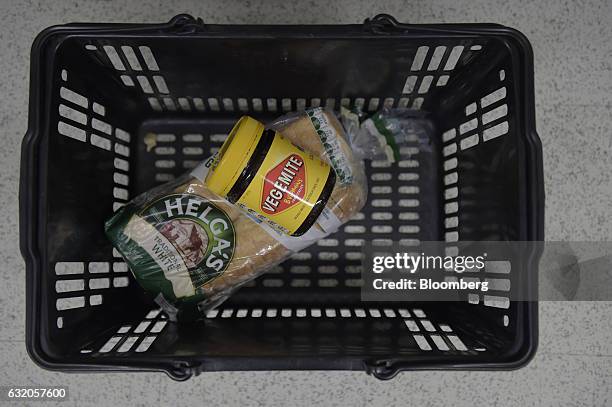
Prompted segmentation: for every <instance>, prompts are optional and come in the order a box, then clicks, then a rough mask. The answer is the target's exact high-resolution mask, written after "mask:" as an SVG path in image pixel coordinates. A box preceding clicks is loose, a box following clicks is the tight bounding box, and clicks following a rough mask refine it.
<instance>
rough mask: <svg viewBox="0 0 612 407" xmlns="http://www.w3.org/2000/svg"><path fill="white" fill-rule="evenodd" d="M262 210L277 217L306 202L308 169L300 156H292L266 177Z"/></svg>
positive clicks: (262, 196)
mask: <svg viewBox="0 0 612 407" xmlns="http://www.w3.org/2000/svg"><path fill="white" fill-rule="evenodd" d="M265 178H266V181H265V182H264V186H263V191H262V195H261V206H260V207H261V210H262V211H263V213H265V214H266V215H276V214H279V213H281V212H283V211H284V210H286V209H289V208H291V207H292V206H294V205H296V204H299V203H300V202H301V201H303V200H304V194H305V192H306V169H305V166H304V159H303V158H302V157H301V156H300V155H299V154H291V155H290V156H288V157H287V158H285V159H284V160H283V161H281V162H280V163H279V164H278V165H277V166H276V167H274V168H272V169H271V170H270V171H269V172H268V173H267V174H266V176H265Z"/></svg>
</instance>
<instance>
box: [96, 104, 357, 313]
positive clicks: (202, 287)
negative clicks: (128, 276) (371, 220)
mask: <svg viewBox="0 0 612 407" xmlns="http://www.w3.org/2000/svg"><path fill="white" fill-rule="evenodd" d="M316 113H317V115H318V117H319V118H321V117H323V118H324V119H323V120H324V121H325V122H326V124H327V125H328V126H327V127H326V131H327V132H328V133H329V132H330V128H331V129H332V132H333V133H334V135H333V136H334V138H335V140H336V144H335V146H336V150H338V151H335V153H333V154H336V155H341V156H342V157H340V159H339V160H336V159H334V157H330V151H329V149H326V148H325V147H324V143H323V142H322V139H321V137H320V134H318V133H317V130H316V129H315V126H314V125H313V121H312V120H311V117H310V116H309V115H308V114H307V113H301V114H292V115H289V116H287V117H284V118H281V119H280V120H277V121H276V122H274V123H272V125H271V128H273V129H274V130H276V131H278V132H280V133H281V134H283V135H284V136H285V137H286V138H288V139H290V140H291V142H293V143H294V144H295V145H297V146H298V147H300V148H302V149H304V150H307V151H310V152H312V153H314V154H315V155H318V156H319V157H321V158H322V159H323V160H326V161H327V162H328V163H330V164H331V165H332V167H333V168H334V169H335V170H336V167H335V165H337V164H338V162H339V163H340V164H341V165H342V166H343V168H342V169H339V170H338V171H343V174H344V178H337V180H336V184H335V186H334V189H333V191H332V194H331V197H330V199H329V200H328V202H327V205H326V209H328V216H327V218H328V219H329V218H334V219H333V220H332V221H331V223H330V222H329V221H327V223H326V224H324V223H323V221H321V218H319V220H318V222H317V223H315V225H314V226H313V227H311V230H309V231H308V232H307V233H306V234H305V235H304V236H301V237H299V238H298V237H289V236H281V235H280V234H279V233H278V232H276V231H274V230H272V229H271V228H270V227H268V226H267V225H265V224H262V223H258V222H257V221H256V220H254V219H253V218H252V217H251V216H249V215H248V214H245V213H244V212H243V211H242V210H240V209H238V208H237V207H236V206H234V205H233V204H231V203H229V202H227V201H226V200H225V199H223V198H221V197H219V196H217V195H215V194H214V193H212V192H211V191H210V190H209V189H208V188H207V186H206V185H205V183H204V181H203V177H202V175H201V174H195V172H194V173H192V174H186V175H184V176H183V177H181V178H180V179H178V180H175V181H173V182H171V183H169V184H166V185H164V186H162V187H158V188H156V189H155V190H153V191H151V193H145V194H143V195H141V196H139V197H137V198H136V199H134V200H133V201H132V202H130V203H129V204H128V205H126V206H125V207H124V208H122V209H121V210H120V211H119V212H117V213H116V214H115V215H114V216H113V217H112V218H111V219H110V220H109V221H108V222H107V223H106V232H107V235H108V236H109V238H110V239H111V241H112V242H113V244H114V245H115V246H116V247H117V249H118V250H119V251H120V252H121V254H122V255H123V257H124V258H125V260H126V262H127V263H128V265H129V266H130V269H131V270H132V272H133V274H134V276H135V277H136V279H137V280H138V281H139V282H140V283H141V285H142V286H143V287H144V288H145V289H146V290H147V291H150V292H152V293H153V294H154V295H156V294H159V293H161V294H162V295H163V298H164V300H165V301H167V302H169V303H171V304H173V306H175V307H177V308H178V309H180V308H181V307H187V306H191V307H197V308H198V310H199V311H203V310H206V309H209V308H211V307H213V306H216V305H218V304H219V303H221V302H222V301H223V300H224V299H226V298H227V297H228V296H229V295H230V294H231V293H232V292H233V291H234V290H235V289H236V288H238V287H240V286H241V285H243V284H244V283H246V282H248V281H250V280H252V279H254V278H256V277H257V276H258V275H260V274H262V273H264V272H265V271H266V270H268V269H269V268H271V267H272V266H274V265H277V264H279V263H280V262H282V261H283V260H285V259H286V258H287V257H289V256H290V255H291V254H292V253H293V252H294V251H295V250H299V249H300V248H302V247H305V246H306V245H309V244H311V243H312V242H314V241H315V240H317V239H318V238H321V237H323V236H325V235H326V234H328V233H330V232H333V231H334V230H330V224H331V225H332V226H334V225H335V227H337V226H339V225H340V224H342V223H345V222H347V221H348V220H350V219H351V217H352V216H353V215H355V213H357V212H358V211H359V210H361V208H362V207H363V205H364V204H365V201H366V190H367V189H366V183H365V175H364V172H363V165H362V163H361V162H359V161H357V160H356V159H355V158H354V157H353V155H352V154H351V149H350V146H349V145H348V143H347V141H346V137H345V135H344V132H343V130H342V127H341V125H340V123H339V122H338V120H337V119H336V118H335V116H334V115H333V113H329V112H326V111H323V110H318V111H317V112H316ZM338 171H337V172H338ZM143 220H144V222H143ZM334 222H335V223H334ZM151 224H152V226H153V227H152V228H151V227H150V226H149V225H151ZM190 283H191V284H190Z"/></svg>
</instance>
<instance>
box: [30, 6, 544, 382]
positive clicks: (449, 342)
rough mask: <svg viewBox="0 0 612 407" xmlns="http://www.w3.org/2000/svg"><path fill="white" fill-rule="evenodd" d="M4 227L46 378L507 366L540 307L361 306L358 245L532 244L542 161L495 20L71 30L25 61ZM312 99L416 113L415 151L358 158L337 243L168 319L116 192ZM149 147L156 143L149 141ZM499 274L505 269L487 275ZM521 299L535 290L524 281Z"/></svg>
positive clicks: (480, 301)
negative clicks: (188, 318)
mask: <svg viewBox="0 0 612 407" xmlns="http://www.w3.org/2000/svg"><path fill="white" fill-rule="evenodd" d="M30 86H31V89H30V111H29V129H28V132H27V135H26V136H25V139H24V141H23V150H22V164H21V184H20V201H21V202H20V225H21V231H20V232H21V248H22V252H23V256H24V258H25V261H26V269H27V329H26V336H27V347H28V350H29V352H30V355H31V356H32V358H33V359H34V360H35V361H36V362H38V363H39V364H40V365H42V366H44V367H46V368H50V369H57V370H62V371H101V370H134V371H165V372H167V373H168V374H169V375H170V376H171V377H173V378H174V379H177V380H182V379H186V378H188V377H190V376H192V375H194V374H198V373H200V372H202V371H218V370H272V369H327V370H332V369H333V370H365V371H367V372H368V373H371V374H373V375H375V376H376V377H379V378H390V377H393V376H394V375H395V374H396V373H397V372H398V371H400V370H406V369H457V368H461V369H479V368H487V369H489V368H496V369H504V368H515V367H519V366H521V365H523V364H525V363H526V362H527V361H528V360H529V359H530V357H531V356H532V355H533V353H534V352H535V349H536V343H537V308H536V304H535V303H534V302H529V301H510V300H509V298H510V294H511V292H512V290H514V289H515V288H516V287H517V286H518V283H519V282H518V281H517V277H516V275H517V273H516V270H513V269H511V268H509V269H506V270H505V274H492V273H489V272H488V271H487V269H486V268H485V270H484V271H483V272H482V273H481V275H480V276H478V277H479V278H480V279H483V281H484V279H486V278H492V277H495V278H497V279H504V281H507V282H508V284H502V286H503V287H505V288H500V289H499V290H498V291H489V292H488V293H487V295H483V294H482V293H480V294H479V293H474V294H472V295H470V296H469V298H468V300H467V301H465V302H440V303H436V302H428V303H409V302H405V303H389V302H387V303H366V302H361V301H360V285H361V284H362V280H361V278H360V271H361V269H360V246H361V245H362V244H363V242H364V241H373V242H376V243H379V244H383V245H384V244H387V243H389V242H400V243H401V242H414V241H417V242H418V241H434V240H439V241H444V240H447V241H453V240H458V239H461V240H473V241H476V240H489V241H517V240H518V241H533V240H542V239H543V206H544V204H543V201H544V194H543V176H542V157H541V155H542V153H541V145H540V141H539V139H538V136H537V134H536V132H535V118H534V90H533V61H532V51H531V47H530V44H529V42H528V41H527V39H526V38H525V37H524V36H523V35H522V34H520V33H519V32H517V31H515V30H512V29H509V28H506V27H502V26H499V25H493V24H443V25H406V24H400V23H398V22H397V21H396V20H395V19H393V18H392V17H390V16H387V15H379V16H377V17H375V18H373V19H368V20H366V21H365V23H364V24H361V25H308V26H305V25H294V26H287V25H278V26H270V25H265V26H264V25H261V26H257V25H208V24H204V23H203V22H202V21H201V20H200V19H194V18H192V17H190V16H188V15H179V16H177V17H175V18H174V19H172V20H171V21H170V22H169V23H167V24H157V25H140V24H69V25H65V26H58V27H52V28H49V29H47V30H45V31H43V32H42V33H41V34H40V35H39V36H38V37H37V39H36V40H35V42H34V45H33V47H32V59H31V83H30ZM309 106H327V107H331V108H334V109H339V107H340V106H349V107H354V106H359V107H361V108H362V109H364V110H365V111H375V110H378V109H380V108H382V107H383V106H390V107H412V108H416V109H424V110H427V111H428V112H430V113H431V117H432V120H433V122H434V124H435V128H436V130H435V131H436V133H435V135H436V137H435V139H434V142H433V144H432V145H431V148H430V149H429V150H428V151H421V150H420V149H419V144H417V143H415V144H414V145H405V146H403V147H402V151H401V153H402V154H404V157H405V158H403V159H402V160H401V161H399V162H398V163H395V164H392V165H385V164H384V163H382V164H381V163H369V164H367V173H368V182H369V184H370V195H369V203H368V205H367V206H366V207H365V208H364V209H363V211H362V212H361V213H359V214H358V216H357V217H356V218H355V219H354V220H353V221H351V222H349V223H348V224H347V225H345V226H344V228H343V230H341V231H339V232H338V233H337V234H335V235H332V236H330V237H329V238H328V239H324V240H321V241H319V242H318V243H317V244H316V245H315V246H314V247H311V248H310V249H307V250H305V251H303V252H300V253H298V254H297V255H295V256H294V257H293V258H292V259H291V260H289V261H287V262H285V263H284V264H283V265H281V266H279V267H277V268H275V269H273V270H271V271H270V272H269V273H268V274H265V275H263V276H262V277H260V278H259V279H257V280H255V281H253V282H251V284H249V285H248V286H246V287H244V288H243V289H241V290H240V291H239V292H238V293H236V294H235V295H234V296H233V297H232V298H231V299H230V300H229V301H227V302H226V303H224V304H223V305H222V306H221V307H220V309H218V310H215V311H213V312H210V313H209V314H208V315H207V318H206V319H205V320H204V321H203V322H199V323H197V324H194V325H189V326H182V325H176V324H173V323H169V322H168V320H167V319H166V317H165V316H164V314H163V313H162V312H160V311H159V309H158V307H157V306H156V305H155V304H154V303H153V302H151V301H150V299H149V298H148V297H146V296H145V295H144V294H143V292H142V290H141V288H140V287H139V286H138V284H137V283H136V282H135V281H134V280H133V279H132V277H131V275H130V273H129V270H128V269H127V267H126V264H125V263H124V262H123V261H122V260H121V257H120V255H119V254H118V253H117V252H116V251H114V250H113V248H112V246H111V244H110V243H109V241H108V240H107V239H106V237H105V235H104V230H103V224H104V221H105V220H106V219H107V218H108V217H109V216H110V215H111V214H112V212H113V210H115V209H117V208H118V207H120V206H121V205H122V204H123V203H125V202H126V201H127V200H129V199H130V198H132V197H134V196H136V195H137V194H139V193H141V192H143V191H146V190H148V189H150V188H151V187H153V186H155V185H158V184H161V183H164V182H166V181H168V180H171V179H173V178H174V177H176V176H178V175H179V174H182V173H184V172H186V171H187V170H188V169H190V168H192V167H193V166H194V165H196V164H197V163H198V161H200V160H202V159H204V158H206V157H208V155H210V153H211V152H213V151H216V149H218V147H219V146H220V145H221V143H222V142H223V140H224V138H225V135H226V133H227V131H228V130H229V129H230V127H231V125H232V123H234V122H235V120H236V119H237V118H238V117H239V116H241V115H243V114H250V115H253V116H255V117H260V118H261V119H262V120H267V119H270V118H274V117H276V116H279V115H281V114H282V113H283V112H285V111H292V110H299V109H304V108H305V107H309ZM151 138H153V139H154V141H155V144H156V147H155V148H153V149H151V148H150V147H151V145H150V143H147V140H149V141H150V140H151ZM497 271H499V270H497ZM520 283H521V284H524V283H527V284H532V283H533V281H526V282H525V281H522V282H520Z"/></svg>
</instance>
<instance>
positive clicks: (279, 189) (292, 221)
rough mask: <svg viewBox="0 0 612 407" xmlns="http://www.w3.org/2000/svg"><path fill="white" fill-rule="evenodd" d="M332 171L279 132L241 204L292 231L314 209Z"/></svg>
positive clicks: (249, 211) (265, 220) (280, 227)
mask: <svg viewBox="0 0 612 407" xmlns="http://www.w3.org/2000/svg"><path fill="white" fill-rule="evenodd" d="M329 173H330V167H329V165H328V164H327V163H325V162H324V161H322V160H320V159H319V158H318V157H315V156H314V155H313V154H311V153H308V152H306V151H303V150H301V149H300V148H298V147H297V146H295V145H294V144H292V143H291V142H289V140H287V139H286V138H284V137H283V136H282V135H281V134H279V133H276V135H275V137H274V141H273V142H272V144H271V146H270V148H269V149H268V153H267V154H266V157H265V158H264V160H263V162H262V164H261V166H260V167H259V169H258V170H257V173H256V174H255V175H254V176H253V178H252V179H251V181H250V183H249V185H248V187H247V188H246V190H245V192H244V193H243V194H242V196H241V197H240V199H239V200H238V202H237V205H238V206H239V207H240V208H242V209H243V210H246V211H248V213H249V214H250V215H252V216H254V217H255V218H257V219H259V220H260V221H262V222H266V223H267V224H269V225H270V226H272V227H273V228H275V229H276V230H279V231H281V232H283V233H286V234H289V235H290V234H292V233H294V232H295V231H296V230H297V229H298V228H299V227H300V226H301V225H302V223H303V222H304V221H305V219H306V217H308V215H309V214H310V212H311V211H312V208H313V207H314V205H315V204H316V203H317V200H318V199H319V197H320V196H321V193H322V192H323V188H324V187H325V182H326V181H327V178H328V176H329Z"/></svg>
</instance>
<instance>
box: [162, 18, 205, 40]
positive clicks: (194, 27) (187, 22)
mask: <svg viewBox="0 0 612 407" xmlns="http://www.w3.org/2000/svg"><path fill="white" fill-rule="evenodd" d="M168 26H169V27H170V30H171V31H172V33H174V34H179V35H188V34H195V33H198V32H203V31H206V24H204V20H202V18H201V17H197V18H196V17H194V16H192V15H191V14H185V13H183V14H177V15H176V16H174V17H172V19H171V20H170V21H169V22H168Z"/></svg>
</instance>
